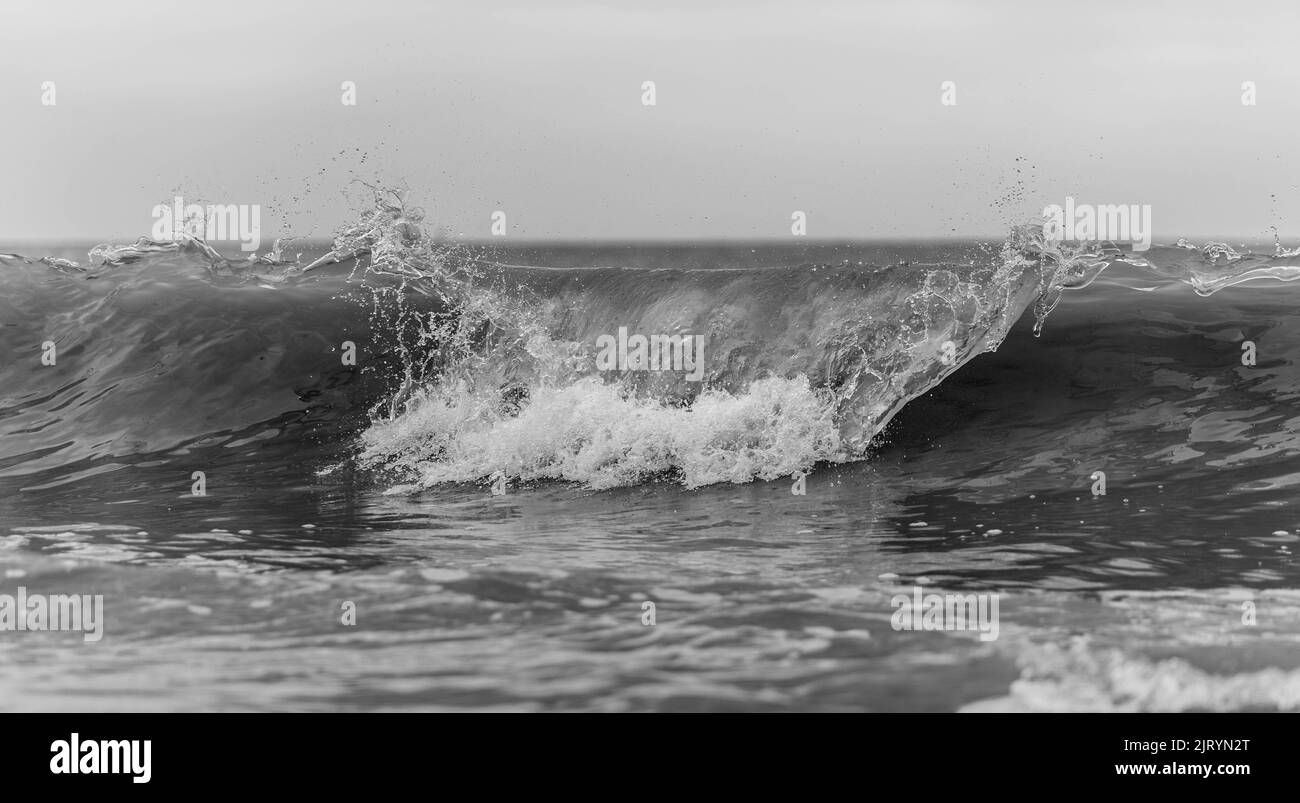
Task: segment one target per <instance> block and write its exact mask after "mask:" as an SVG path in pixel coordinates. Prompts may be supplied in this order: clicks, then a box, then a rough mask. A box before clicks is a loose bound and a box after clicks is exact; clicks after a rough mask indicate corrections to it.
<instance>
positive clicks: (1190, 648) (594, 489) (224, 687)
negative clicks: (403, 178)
mask: <svg viewBox="0 0 1300 803" xmlns="http://www.w3.org/2000/svg"><path fill="white" fill-rule="evenodd" d="M375 215H377V216H378V217H379V218H383V220H381V221H380V222H379V223H376V222H375V219H373V218H372V219H364V218H363V220H362V221H360V222H359V223H358V224H357V225H356V226H354V227H351V228H348V229H345V230H341V233H340V235H339V236H338V237H337V238H336V239H335V240H334V241H333V242H332V243H330V242H305V243H290V244H286V245H284V247H283V249H282V250H281V251H277V252H274V253H273V254H270V255H265V254H264V255H262V256H261V257H258V258H257V259H254V260H248V259H246V258H245V257H246V256H247V255H243V254H241V253H240V252H239V249H238V247H237V246H236V247H235V248H233V249H231V248H227V247H221V248H216V247H209V246H208V245H207V244H204V243H201V242H197V241H193V242H187V243H182V244H181V245H179V246H178V245H176V244H163V243H152V242H150V241H147V240H141V241H140V242H138V243H135V244H120V243H119V244H116V245H111V246H101V247H96V248H95V249H93V250H92V249H89V248H88V247H87V245H88V244H83V243H65V244H46V245H41V246H32V245H23V246H21V247H18V246H12V245H10V246H8V247H6V245H5V244H0V251H5V252H7V253H6V254H5V255H4V256H0V594H10V595H13V594H16V593H17V588H18V587H19V586H22V587H24V588H25V589H26V590H27V593H29V594H34V593H42V594H102V595H103V598H104V617H105V618H104V623H103V637H102V639H100V640H99V641H97V642H93V643H90V642H86V641H85V640H84V639H83V636H82V634H80V633H75V632H31V631H21V632H20V631H13V630H7V631H0V710H5V711H28V710H69V711H98V710H147V711H154V710H160V711H189V710H201V711H218V710H219V711H226V710H236V711H245V710H259V711H260V710H293V711H298V710H311V711H349V710H541V711H579V710H580V711H949V710H962V711H988V710H1089V711H1147V710H1153V711H1184V710H1211V711H1222V710H1294V709H1297V708H1300V565H1298V564H1297V561H1296V553H1297V552H1300V510H1298V509H1297V491H1298V488H1300V363H1298V362H1297V358H1300V285H1297V284H1290V283H1289V281H1290V280H1291V279H1294V278H1295V277H1296V273H1297V271H1296V269H1295V268H1294V267H1292V266H1293V265H1300V259H1296V258H1293V256H1292V255H1291V254H1288V253H1287V252H1286V251H1285V249H1284V248H1281V247H1280V246H1275V244H1272V243H1267V244H1262V245H1261V244H1254V245H1253V246H1251V247H1250V249H1249V251H1248V250H1247V248H1246V247H1244V246H1242V245H1241V244H1239V243H1233V244H1232V245H1231V246H1230V247H1227V246H1226V244H1224V247H1220V246H1218V245H1215V244H1214V243H1213V242H1211V241H1208V240H1207V241H1197V242H1196V243H1189V242H1186V241H1184V242H1183V243H1182V244H1166V245H1163V246H1157V247H1154V248H1153V249H1152V250H1151V251H1150V252H1147V253H1146V254H1143V255H1140V258H1139V257H1137V256H1135V255H1131V254H1119V255H1116V254H1115V253H1111V252H1104V251H1099V250H1098V249H1082V250H1076V251H1070V252H1066V251H1061V250H1053V249H1051V248H1049V247H1047V246H1045V245H1044V244H1043V243H1028V244H1027V243H1026V241H1025V239H1024V237H1023V236H1022V235H1018V234H1016V233H1014V232H1013V234H1012V235H1009V236H1008V239H1007V241H1005V242H1003V241H996V242H956V241H935V242H908V243H881V242H864V243H834V244H826V243H821V244H818V243H813V244H807V245H804V244H771V243H759V244H750V243H725V244H716V243H706V244H673V245H662V244H660V245H655V244H637V243H631V244H586V245H582V244H578V245H569V246H562V247H560V246H548V247H540V246H538V247H530V246H513V247H500V248H488V247H486V246H457V245H455V244H449V243H441V242H439V243H432V242H430V241H429V240H428V239H427V238H425V236H424V235H423V234H422V233H421V232H420V231H419V230H418V227H417V226H418V222H419V221H418V216H415V215H407V216H406V218H407V219H404V218H403V213H402V212H401V211H400V210H394V209H392V208H387V207H381V208H380V209H379V210H378V211H377V212H376V213H375ZM394 221H396V222H394ZM363 229H364V231H363ZM376 232H377V233H376ZM1225 247H1226V250H1225ZM88 251H92V252H91V253H89V254H88V253H87V252H88ZM298 252H301V253H298ZM330 253H332V254H333V256H332V257H328V256H327V257H326V258H325V259H324V260H323V261H318V260H319V258H321V257H322V256H324V255H326V254H330ZM309 266H311V267H310V268H309ZM619 326H626V327H629V328H630V329H631V330H633V331H640V332H644V333H647V334H651V333H662V334H674V333H677V334H681V333H698V334H703V335H705V336H706V337H707V341H706V346H705V349H706V352H705V360H706V368H707V370H706V371H705V375H704V379H703V381H702V382H699V383H691V382H689V381H687V380H685V379H684V378H683V376H682V372H677V373H673V372H671V371H669V372H658V373H656V372H648V371H647V372H636V371H624V372H622V373H617V372H615V373H614V374H613V375H611V372H608V371H607V372H603V373H602V372H600V371H597V370H595V369H594V368H593V364H594V362H593V360H592V356H593V349H594V343H595V338H596V337H598V336H599V335H600V334H602V333H605V334H614V333H616V332H617V330H618V327H619ZM1036 329H1037V331H1036ZM1246 341H1249V342H1250V343H1251V344H1253V348H1254V360H1253V362H1254V364H1253V365H1248V364H1244V361H1243V360H1244V358H1246V357H1247V355H1248V352H1247V350H1244V348H1243V344H1245V343H1246ZM48 342H52V343H53V344H54V352H55V359H54V364H53V365H49V364H43V362H42V358H43V356H44V355H45V354H46V353H47V351H48V348H47V346H46V344H47V343H48ZM348 343H350V344H351V346H352V348H349V346H348V345H346V344H348ZM1249 348H1250V346H1245V349H1249ZM348 353H354V354H355V356H356V359H355V364H349V363H348V358H347V356H346V355H347V354H348ZM1245 361H1246V362H1249V361H1250V360H1248V359H1247V360H1245ZM195 472H202V474H201V476H202V489H201V490H202V491H203V493H202V494H198V493H195V488H196V474H195ZM1095 472H1104V474H1105V493H1104V494H1101V493H1095V492H1094V491H1096V490H1098V485H1097V480H1096V478H1095V477H1096V476H1098V475H1095ZM799 477H803V480H802V482H803V490H804V491H805V493H803V494H796V493H794V491H795V490H798V485H799V482H800V480H799ZM917 588H920V589H922V590H923V592H924V593H927V594H928V593H937V594H990V595H991V594H996V595H997V597H998V600H999V609H998V611H999V620H998V633H997V638H996V639H992V640H989V639H981V638H980V637H979V636H980V634H979V633H978V632H975V631H971V630H929V631H922V630H898V629H895V627H894V626H893V625H894V622H893V614H894V613H895V610H896V607H895V606H894V604H893V600H894V599H895V597H896V595H907V596H909V597H910V596H911V595H912V594H913V593H914V591H915V590H916V589H917ZM647 602H651V603H653V610H654V616H653V624H651V623H649V622H648V621H647V619H648V616H647V608H648V607H649V606H645V605H644V603H647ZM350 617H354V623H349V622H347V621H346V620H348V619H349V618H350Z"/></svg>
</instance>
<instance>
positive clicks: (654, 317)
mask: <svg viewBox="0 0 1300 803" xmlns="http://www.w3.org/2000/svg"><path fill="white" fill-rule="evenodd" d="M422 219H423V213H422V211H421V210H419V209H417V208H410V207H408V206H407V205H405V204H404V202H403V199H402V198H401V197H398V196H391V195H390V196H378V197H377V202H376V205H375V207H374V208H373V209H372V210H369V211H368V212H367V213H366V214H364V215H362V216H361V217H360V218H359V220H358V221H357V222H356V223H354V224H352V225H349V226H346V227H344V228H342V229H341V230H340V231H339V232H338V234H337V235H336V236H335V238H334V241H333V243H332V244H331V246H330V248H329V249H328V251H327V252H326V253H324V254H323V255H321V256H320V257H319V258H317V259H314V260H307V259H304V258H303V257H302V256H301V255H298V256H294V257H290V256H287V255H286V254H285V253H284V246H283V244H282V243H280V242H277V243H276V245H275V247H274V248H273V249H272V250H271V251H270V252H269V253H267V254H263V255H256V254H255V255H252V256H250V257H247V258H244V259H241V260H230V259H226V258H225V257H223V256H222V255H221V254H220V253H218V252H217V251H216V250H215V249H213V248H211V247H210V246H209V245H208V244H206V243H204V242H202V241H201V240H196V239H193V238H185V239H183V240H181V241H179V242H157V241H152V240H148V239H141V240H139V241H138V242H136V243H134V244H131V245H125V246H112V245H102V246H97V247H95V248H94V249H92V250H91V252H90V255H89V261H88V262H87V264H85V265H82V264H80V263H77V262H74V261H71V260H68V259H63V258H55V257H46V258H42V259H32V258H28V257H24V256H20V255H16V254H8V255H2V256H0V260H2V261H3V263H4V265H5V268H6V273H7V275H6V277H5V281H6V286H7V290H8V292H7V293H6V294H5V297H4V299H3V300H2V301H0V305H2V306H3V313H4V317H5V320H6V322H8V323H10V326H7V327H5V328H4V330H3V332H0V337H3V338H4V339H5V342H4V343H3V345H4V347H5V348H6V350H7V351H8V352H9V353H11V354H25V355H28V359H29V361H31V362H32V363H33V365H35V360H36V355H37V353H38V352H37V347H38V346H39V345H40V344H41V343H44V342H52V343H54V344H55V345H56V347H57V350H58V353H59V354H60V355H62V356H61V359H60V360H59V361H58V362H57V364H56V365H54V366H48V367H47V368H48V370H30V369H29V370H23V371H19V370H17V368H16V367H15V366H11V367H10V370H9V371H8V372H7V373H9V374H10V377H9V379H10V381H9V383H8V386H7V396H6V399H5V401H4V406H3V407H2V408H0V415H2V416H3V417H4V419H5V420H6V423H7V425H8V426H7V427H6V432H5V438H6V446H7V448H6V454H5V457H4V459H3V461H2V462H0V473H3V474H10V475H13V474H20V475H22V474H31V473H36V472H40V471H47V470H51V469H56V468H59V467H66V466H69V465H72V464H79V463H88V462H94V461H101V462H102V461H103V460H104V459H110V458H122V457H126V456H129V455H141V454H150V453H156V452H166V451H168V450H176V449H184V448H186V446H187V445H192V444H196V443H197V444H209V445H210V444H213V443H235V444H241V445H242V444H243V443H245V442H247V441H249V440H250V439H252V440H253V441H258V440H274V439H276V438H283V437H302V436H303V435H302V433H303V432H304V431H306V430H308V429H310V430H311V431H312V432H313V434H314V435H315V436H317V437H324V438H327V439H333V440H342V439H350V438H351V437H352V436H353V435H359V437H360V444H361V446H360V454H359V461H358V462H359V465H362V466H365V467H368V468H371V469H376V470H381V471H383V472H384V473H385V474H386V475H388V476H391V477H392V478H393V480H392V489H393V490H394V491H397V492H401V491H410V490H417V489H421V488H427V487H429V486H432V485H435V484H439V483H447V482H473V481H483V480H486V479H487V478H489V477H492V476H493V475H499V476H501V477H504V478H505V479H507V480H509V481H514V480H523V481H530V480H541V479H559V480H566V481H572V482H578V483H583V484H585V485H588V486H590V487H593V488H608V487H614V486H620V485H633V484H637V483H641V482H645V481H648V480H653V479H663V478H669V479H672V480H675V481H679V482H681V483H682V484H684V485H686V486H687V487H698V486H702V485H707V484H711V483H718V482H747V481H750V480H753V479H773V478H775V477H779V476H785V475H789V474H792V473H793V472H796V471H801V470H803V471H806V470H808V469H810V468H811V467H812V466H813V465H814V464H815V463H818V462H844V461H850V460H857V459H861V458H863V457H865V456H867V454H868V452H869V449H870V447H871V444H872V442H873V439H876V438H878V436H879V435H880V433H881V432H882V430H883V429H884V428H885V427H886V425H887V424H888V423H889V422H890V420H891V419H892V418H893V417H894V416H895V415H896V414H897V413H898V412H899V410H901V409H902V408H903V407H904V405H906V404H907V403H908V402H909V401H911V400H913V399H915V398H916V397H918V396H920V395H922V394H924V393H926V392H927V391H929V390H931V389H933V388H934V387H935V386H937V385H938V384H939V383H941V382H942V381H943V380H944V379H945V378H946V377H947V376H949V375H950V374H952V373H953V372H954V371H957V370H958V369H959V368H961V366H962V365H964V364H965V363H967V362H969V361H970V360H971V359H973V358H975V357H976V356H978V355H980V354H982V353H986V352H989V351H993V350H995V349H997V348H998V346H999V345H1000V344H1001V342H1002V341H1003V339H1004V338H1005V337H1006V335H1007V332H1008V331H1009V329H1010V328H1011V327H1012V325H1013V324H1015V323H1016V321H1017V320H1018V319H1019V318H1020V317H1021V316H1022V314H1023V313H1024V312H1025V311H1026V310H1027V309H1030V308H1031V307H1032V308H1033V311H1034V314H1035V316H1036V326H1035V331H1036V332H1040V331H1041V329H1042V326H1043V324H1044V321H1045V320H1046V319H1047V316H1048V315H1049V314H1050V313H1051V311H1052V310H1053V309H1054V308H1055V306H1056V305H1057V303H1058V302H1059V300H1060V298H1061V294H1062V293H1063V292H1064V291H1065V290H1067V289H1077V288H1082V287H1086V286H1087V285H1088V284H1090V283H1092V282H1093V281H1094V280H1095V279H1096V278H1097V277H1098V276H1099V275H1101V273H1102V271H1103V270H1105V269H1106V267H1108V266H1109V265H1111V264H1113V263H1115V262H1124V263H1126V264H1128V265H1130V266H1133V267H1137V268H1140V269H1141V270H1140V271H1139V272H1138V274H1137V275H1138V276H1139V279H1138V280H1137V281H1135V282H1134V284H1133V287H1134V289H1139V290H1149V289H1152V288H1153V287H1156V286H1159V285H1162V284H1167V283H1170V282H1182V283H1185V284H1188V285H1190V286H1192V287H1193V288H1194V289H1195V290H1196V291H1197V292H1198V293H1200V294H1203V295H1208V294H1210V293H1213V292H1215V291H1217V290H1220V289H1223V288H1224V287H1228V286H1231V285H1233V284H1237V283H1240V282H1244V281H1248V280H1252V279H1274V280H1287V281H1289V280H1293V279H1295V278H1297V276H1300V268H1296V267H1294V266H1291V265H1289V264H1288V261H1290V259H1291V257H1294V256H1295V254H1294V253H1290V252H1285V251H1283V250H1282V249H1281V248H1280V247H1279V249H1278V251H1277V253H1275V254H1274V255H1272V256H1260V255H1255V254H1250V253H1248V252H1247V253H1239V252H1236V251H1234V250H1233V249H1231V248H1230V247H1228V246H1226V245H1224V244H1214V243H1212V244H1209V245H1207V246H1205V247H1204V248H1196V247H1194V246H1192V245H1191V244H1189V243H1187V242H1185V241H1179V243H1177V244H1176V245H1174V246H1170V247H1166V248H1156V249H1153V250H1152V251H1149V252H1146V253H1144V254H1142V255H1140V256H1139V255H1135V254H1132V253H1128V252H1124V251H1121V250H1120V249H1117V248H1114V247H1109V246H1100V247H1099V246H1096V245H1080V244H1063V243H1057V242H1045V241H1044V239H1043V237H1042V234H1041V230H1040V228H1039V227H1036V226H1030V225H1026V226H1021V227H1017V228H1015V229H1014V230H1012V232H1011V233H1010V234H1009V235H1008V237H1007V239H1006V241H1005V242H1004V243H1003V244H1002V246H1001V247H1000V248H999V249H989V248H981V249H974V250H972V251H971V252H970V253H969V254H967V255H966V258H965V259H963V260H961V261H948V262H935V263H927V264H909V263H906V262H905V263H902V264H893V265H864V264H860V263H851V262H847V261H846V262H844V263H840V264H834V263H831V264H802V265H795V266H791V265H775V266H767V267H753V268H749V267H747V268H736V267H726V266H719V267H716V268H703V269H701V268H662V267H661V268H659V269H652V270H646V269H643V268H631V267H583V268H573V269H559V268H549V267H533V266H525V265H510V264H503V263H501V262H499V261H494V260H492V259H489V258H488V257H489V256H490V254H485V253H483V252H482V251H481V250H480V249H474V248H470V247H456V246H452V245H449V244H447V243H444V242H441V241H438V240H436V239H434V238H431V237H428V236H426V235H425V234H424V233H423V231H422V222H423V221H422ZM270 291H274V292H270ZM331 330H332V331H331ZM36 332H42V333H43V335H42V337H41V338H39V340H40V343H38V342H37V340H38V339H37V338H35V336H34V333H36ZM616 333H621V334H622V335H623V336H624V339H626V338H625V336H626V334H627V333H632V334H633V335H634V336H635V335H641V336H643V337H647V338H656V337H661V338H684V337H689V338H692V339H695V341H696V342H698V343H699V344H700V345H699V351H698V353H697V354H696V357H697V362H698V365H693V366H691V368H692V369H693V370H687V369H686V367H685V366H680V365H679V366H676V367H675V368H670V369H668V370H637V369H638V368H639V367H643V366H636V365H631V366H629V365H628V364H626V363H625V362H624V363H620V364H618V365H616V366H614V367H613V369H611V368H610V366H609V365H607V364H602V362H601V353H600V352H601V348H602V346H601V345H600V344H601V343H602V342H604V341H603V340H602V339H603V338H607V339H612V338H613V337H614V336H615V335H616ZM345 341H348V342H353V343H359V344H361V345H360V349H361V352H362V356H361V357H360V359H359V360H358V368H357V369H354V368H351V367H348V366H346V365H344V364H342V363H341V362H340V360H339V353H340V351H341V344H342V343H343V342H345ZM665 356H666V355H665ZM665 362H666V360H665ZM358 369H359V370H358ZM304 402H306V403H307V407H306V409H303V403H304Z"/></svg>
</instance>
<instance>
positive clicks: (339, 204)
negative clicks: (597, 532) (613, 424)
mask: <svg viewBox="0 0 1300 803" xmlns="http://www.w3.org/2000/svg"><path fill="white" fill-rule="evenodd" d="M1298 9H1300V4H1297V3H1295V2H1293V1H1292V2H1277V3H1267V2H1253V1H1251V0H1248V1H1247V2H1233V3H1227V2H1223V1H1222V0H1216V1H1215V2H1169V3H1158V2H1144V3H1137V2H1084V3H1070V4H1065V3H1043V2H988V0H980V1H979V2H974V1H971V2H966V1H965V0H921V1H920V2H918V1H917V0H911V1H909V2H896V3H894V2H891V3H884V2H843V3H839V2H795V1H791V2H735V3H732V2H717V1H716V0H712V1H711V0H699V2H663V1H662V0H656V1H655V2H647V1H646V0H635V1H634V2H610V3H602V4H596V3H591V4H584V3H569V2H554V3H547V2H537V1H535V2H518V3H514V2H500V1H492V2H488V1H486V0H479V1H478V2H465V3H460V2H414V0H365V2H347V3H344V2H333V1H331V0H327V1H325V2H279V1H278V0H255V1H252V2H250V1H248V0H229V1H227V2H220V3H203V4H185V3H182V4H170V5H169V4H160V3H157V2H140V1H139V0H115V2H111V3H110V2H98V1H88V2H59V0H4V2H3V4H0V104H3V105H0V109H3V111H4V114H3V115H0V132H2V133H0V137H3V139H0V180H3V186H4V190H3V192H0V250H3V244H4V243H6V242H17V241H25V240H32V239H47V240H49V239H53V240H74V239H84V238H105V239H107V238H134V237H136V236H139V235H143V234H147V233H148V232H149V230H150V227H151V224H152V219H151V217H150V213H151V210H152V208H153V206H154V204H156V203H159V202H161V201H167V200H169V199H170V198H171V197H172V195H174V194H175V193H177V192H179V193H181V194H183V195H185V197H186V198H187V200H194V201H207V202H211V203H247V204H260V205H261V206H262V210H263V238H264V240H265V241H266V242H269V241H270V239H271V238H272V237H274V236H277V235H278V234H281V233H285V232H286V231H289V232H292V233H294V234H299V235H316V236H325V235H328V234H329V233H330V232H331V230H333V229H334V228H335V227H336V226H338V225H339V224H340V223H343V222H345V221H347V220H348V219H350V218H351V217H352V216H353V215H354V213H355V211H356V208H357V207H356V203H357V201H356V194H355V193H351V194H349V193H348V191H347V190H348V185H349V181H350V180H351V179H353V178H361V179H365V180H382V181H389V182H405V183H406V184H407V185H408V186H409V187H410V188H411V190H412V191H413V195H414V197H415V198H416V199H418V201H419V202H420V203H421V204H422V205H424V206H425V207H426V208H427V209H428V211H429V213H430V217H431V218H432V219H434V220H435V221H436V224H437V225H438V226H440V227H442V228H444V229H445V230H446V231H448V232H449V233H451V234H452V235H461V236H465V237H485V236H487V235H488V234H489V227H490V224H491V215H492V212H493V211H494V210H498V209H499V210H503V211H505V212H506V215H507V221H508V224H509V233H510V236H511V238H519V239H525V238H526V239H583V238H602V239H613V238H637V239H641V238H656V239H657V238H669V239H696V238H752V237H789V236H790V215H791V212H792V211H794V210H802V211H804V212H806V213H807V216H808V236H809V237H818V238H822V237H826V238H896V237H930V236H941V235H963V236H965V235H990V236H993V235H999V234H1001V233H1002V232H1004V231H1005V229H1006V227H1007V225H1008V224H1009V223H1010V222H1011V221H1012V220H1013V219H1014V218H1016V217H1017V216H1025V215H1034V214H1037V213H1038V212H1039V211H1041V209H1042V207H1043V206H1044V205H1045V204H1048V203H1062V202H1063V201H1064V198H1065V196H1066V195H1073V196H1074V197H1075V198H1076V199H1077V200H1078V201H1080V202H1083V203H1135V204H1150V205H1151V207H1152V218H1153V224H1154V229H1155V234H1156V239H1157V240H1166V241H1168V240H1173V239H1175V238H1177V237H1179V236H1195V235H1204V234H1219V235H1235V236H1242V237H1246V236H1251V237H1259V236H1264V235H1266V234H1267V233H1268V231H1269V227H1270V226H1277V227H1278V228H1280V229H1281V230H1282V231H1283V233H1284V234H1286V233H1290V234H1292V235H1300V188H1298V186H1297V185H1298V184H1300V170H1298V168H1297V164H1296V162H1297V160H1300V154H1298V153H1297V151H1300V147H1298V146H1297V134H1298V132H1300V66H1297V64H1298V63H1300V62H1298V61H1297V57H1296V46H1295V37H1296V36H1297V31H1300V26H1298V25H1297V22H1300V10H1298ZM1248 80H1249V81H1254V82H1255V83H1256V86H1257V93H1258V100H1257V105H1255V106H1245V105H1243V104H1242V102H1241V97H1242V82H1243V81H1248ZM45 81H53V82H55V86H56V93H57V94H56V99H57V104H56V105H55V106H44V105H42V104H41V97H42V89H41V85H42V82H45ZM344 81H354V82H356V86H357V104H356V105H355V106H346V105H343V103H341V100H340V98H341V95H342V91H341V89H340V85H341V84H342V82H344ZM644 81H654V82H655V85H656V101H657V102H656V105H655V106H653V107H647V106H643V105H642V102H641V100H642V83H643V82H644ZM944 81H953V82H955V84H956V99H957V104H956V105H955V106H944V105H942V104H941V103H940V94H941V93H940V85H941V84H942V82H944ZM1293 239H1294V237H1293Z"/></svg>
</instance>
